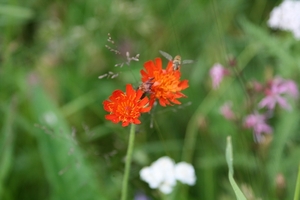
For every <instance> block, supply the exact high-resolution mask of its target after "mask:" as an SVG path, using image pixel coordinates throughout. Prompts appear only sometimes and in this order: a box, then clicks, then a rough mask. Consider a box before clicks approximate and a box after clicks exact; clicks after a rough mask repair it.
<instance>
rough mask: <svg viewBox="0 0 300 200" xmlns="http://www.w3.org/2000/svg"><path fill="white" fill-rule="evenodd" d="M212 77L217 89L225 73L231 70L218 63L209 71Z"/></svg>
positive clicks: (214, 86)
mask: <svg viewBox="0 0 300 200" xmlns="http://www.w3.org/2000/svg"><path fill="white" fill-rule="evenodd" d="M209 74H210V77H211V79H212V83H213V88H214V89H217V88H218V87H219V85H220V83H221V82H222V80H223V77H224V76H225V75H228V74H229V71H228V70H227V69H226V68H224V67H223V66H222V65H221V64H219V63H216V64H214V66H213V67H212V68H211V69H210V71H209Z"/></svg>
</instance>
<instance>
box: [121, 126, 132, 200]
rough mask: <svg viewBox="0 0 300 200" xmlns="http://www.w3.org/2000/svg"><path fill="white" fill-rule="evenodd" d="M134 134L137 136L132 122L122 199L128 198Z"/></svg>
mask: <svg viewBox="0 0 300 200" xmlns="http://www.w3.org/2000/svg"><path fill="white" fill-rule="evenodd" d="M134 136H135V125H134V124H132V125H131V128H130V133H129V143H128V149H127V154H126V162H125V172H124V177H123V183H122V193H121V199H122V200H126V199H127V191H128V179H129V172H130V166H131V159H132V152H133V145H134Z"/></svg>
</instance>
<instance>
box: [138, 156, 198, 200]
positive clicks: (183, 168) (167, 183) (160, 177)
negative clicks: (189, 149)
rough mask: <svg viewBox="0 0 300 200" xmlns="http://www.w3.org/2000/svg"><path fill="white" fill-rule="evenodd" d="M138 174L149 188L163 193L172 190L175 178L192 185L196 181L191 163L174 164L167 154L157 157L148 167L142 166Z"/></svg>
mask: <svg viewBox="0 0 300 200" xmlns="http://www.w3.org/2000/svg"><path fill="white" fill-rule="evenodd" d="M140 176H141V179H142V180H144V181H145V182H147V183H148V184H149V186H150V188H153V189H154V188H158V189H159V190H160V191H161V192H163V193H164V194H169V193H171V192H172V190H173V187H174V186H175V185H176V181H177V180H178V181H180V182H182V183H184V184H188V185H194V184H195V182H196V176H195V170H194V168H193V166H192V165H191V164H188V163H186V162H180V163H177V164H175V162H174V161H173V160H172V159H171V158H169V157H167V156H165V157H162V158H159V159H158V160H157V161H155V162H154V163H152V164H151V166H149V167H144V168H143V169H142V170H141V171H140Z"/></svg>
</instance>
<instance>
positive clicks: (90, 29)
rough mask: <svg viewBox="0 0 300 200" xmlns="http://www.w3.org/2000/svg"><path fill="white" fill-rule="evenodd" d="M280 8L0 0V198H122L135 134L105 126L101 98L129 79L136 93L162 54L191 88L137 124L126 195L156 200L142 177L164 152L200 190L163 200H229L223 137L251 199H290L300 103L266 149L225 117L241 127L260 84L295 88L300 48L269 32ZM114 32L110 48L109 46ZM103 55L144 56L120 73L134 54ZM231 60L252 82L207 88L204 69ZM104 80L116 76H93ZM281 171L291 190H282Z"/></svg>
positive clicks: (282, 117)
mask: <svg viewBox="0 0 300 200" xmlns="http://www.w3.org/2000/svg"><path fill="white" fill-rule="evenodd" d="M279 3H280V2H279V1H275V0H272V1H266V0H264V1H249V2H245V1H241V0H226V1H225V0H220V1H216V0H213V1H204V0H201V1H196V0H191V1H179V0H175V1H170V0H168V1H142V0H139V1H120V0H113V1H94V0H87V1H59V0H57V1H49V2H44V1H29V0H27V1H11V0H6V1H4V2H2V3H0V26H1V34H0V44H1V49H0V80H1V82H0V83H1V84H0V91H1V92H0V122H1V125H2V126H1V127H0V131H1V133H0V199H5V200H6V199H7V200H10V199H31V200H32V199H66V200H68V199H120V197H121V188H122V179H123V175H124V166H125V156H126V151H127V146H128V144H127V143H128V139H129V131H130V130H129V129H130V128H129V127H127V128H123V127H121V125H120V124H117V125H115V124H112V123H111V122H110V121H107V120H105V118H104V116H105V114H106V112H105V111H104V110H103V106H102V102H103V101H104V100H105V99H107V98H108V97H109V96H110V94H111V93H112V91H113V90H115V89H121V90H123V91H124V90H125V84H126V83H131V84H133V85H134V86H138V85H139V81H140V75H139V72H140V70H141V69H142V67H143V63H144V62H145V61H148V60H153V59H154V58H155V57H159V56H160V54H159V50H163V51H166V52H168V53H170V54H171V55H172V56H174V55H176V54H180V55H181V56H182V58H183V59H192V60H195V63H194V64H191V65H186V66H183V67H182V68H181V72H182V77H183V79H188V80H189V88H188V89H186V90H185V91H184V94H186V95H187V96H188V98H184V99H180V101H181V102H182V105H183V106H181V107H179V106H173V107H167V108H163V107H161V106H158V107H156V108H155V110H154V112H153V114H152V115H148V114H144V115H143V116H142V118H141V121H142V124H141V125H139V126H137V127H136V132H137V133H136V136H135V144H134V149H133V155H132V164H131V169H130V175H129V185H128V188H129V190H128V199H133V198H134V195H135V194H136V193H138V192H142V193H145V194H146V195H147V196H149V197H151V198H152V199H161V198H162V197H161V196H160V194H159V193H158V191H157V190H153V189H150V188H149V186H148V185H147V184H146V183H145V182H143V181H141V180H140V178H139V170H141V169H142V167H144V166H149V165H150V164H151V163H152V162H153V161H154V160H157V159H158V158H159V157H162V156H166V155H167V156H170V157H171V158H173V159H174V160H175V161H176V162H180V161H183V160H186V161H188V162H190V163H192V164H193V165H194V167H195V170H196V174H197V183H196V185H195V186H192V187H189V188H187V187H185V186H182V187H176V191H174V194H173V196H172V195H171V196H169V197H164V198H166V199H167V198H169V199H191V200H193V199H220V200H226V199H235V198H236V197H235V193H234V191H233V190H232V188H231V185H230V182H229V179H228V167H227V163H226V159H225V149H226V138H227V136H229V135H230V136H231V142H232V146H233V153H234V163H233V165H234V180H235V182H236V183H237V185H238V186H239V188H240V189H241V191H242V192H243V193H244V194H245V196H246V197H247V199H251V198H250V196H251V195H252V196H254V197H257V198H256V199H258V197H260V198H261V199H278V200H279V199H293V198H294V195H295V194H299V190H300V189H299V188H296V183H297V174H298V166H299V153H300V146H299V143H300V138H299V131H298V130H299V116H298V113H299V102H298V101H295V102H293V101H291V104H292V108H293V109H292V111H285V110H283V109H281V108H279V107H278V108H276V110H275V112H274V113H273V117H272V119H271V120H270V125H271V126H272V127H273V129H274V133H273V134H272V135H270V142H268V143H267V142H266V143H263V144H258V143H255V142H254V140H253V136H252V132H251V130H247V129H245V128H243V126H242V124H241V123H232V122H229V121H227V120H225V119H224V118H223V117H222V116H221V115H220V113H219V107H220V106H221V105H222V104H223V103H224V102H226V101H228V100H231V101H232V102H233V109H234V110H235V111H236V112H237V114H238V116H239V118H240V119H243V118H244V117H245V116H246V115H247V113H248V112H249V110H247V108H246V106H245V101H246V100H247V98H248V97H247V96H246V95H245V87H249V85H248V84H247V83H246V82H248V81H251V80H253V79H256V80H258V81H260V82H263V81H266V80H268V79H270V77H272V76H276V75H279V76H282V77H284V78H286V79H292V80H295V81H296V82H297V83H299V82H298V80H299V75H300V73H299V72H300V70H299V69H300V68H299V56H297V55H299V53H300V43H299V41H297V40H295V39H294V38H293V37H292V35H291V34H290V33H289V32H284V31H273V30H271V29H269V28H268V27H267V25H266V21H267V19H268V17H269V13H270V11H271V10H272V8H273V7H274V6H275V5H278V4H279ZM108 33H110V34H111V36H112V39H113V40H114V41H115V44H111V43H109V42H108V41H107V39H108ZM105 45H109V46H111V47H112V48H118V49H119V50H120V51H121V53H123V54H124V53H125V52H126V51H129V52H130V54H131V56H134V55H136V54H140V61H139V62H134V61H132V62H131V64H130V66H126V65H125V66H124V67H122V68H120V67H114V65H115V64H117V63H122V62H126V58H125V57H124V56H120V55H116V54H114V53H113V52H110V51H109V50H108V49H107V48H106V47H105ZM229 56H233V57H234V58H236V61H237V65H238V67H239V70H241V71H242V73H243V76H244V78H243V79H242V80H241V79H240V78H238V77H235V76H233V77H231V78H228V79H226V80H225V81H224V83H222V85H221V87H220V89H219V90H212V87H211V80H210V78H209V69H210V68H211V66H212V65H213V64H214V63H216V62H219V63H221V64H222V65H224V66H228V65H229V64H228V57H229ZM160 57H161V56H160ZM163 62H164V65H165V64H166V63H167V60H166V59H165V58H163ZM109 71H111V72H113V73H118V74H119V76H118V77H116V78H114V79H110V78H103V79H98V77H99V76H100V75H103V74H105V73H108V72H109ZM245 81H246V82H245ZM152 121H153V128H150V124H151V123H152ZM281 175H282V176H283V177H284V179H283V180H284V183H283V184H282V182H281V183H278V179H279V178H278V177H279V176H281ZM298 179H299V178H298ZM276 180H277V182H276ZM281 180H282V179H281ZM298 185H299V180H298ZM295 188H296V189H295ZM181 191H183V192H182V193H181ZM249 191H250V192H249ZM297 191H298V193H297ZM249 193H250V194H249ZM175 194H180V195H175ZM246 194H248V196H247V195H246ZM254 197H253V199H255V198H254Z"/></svg>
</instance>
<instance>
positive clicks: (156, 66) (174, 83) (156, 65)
mask: <svg viewBox="0 0 300 200" xmlns="http://www.w3.org/2000/svg"><path fill="white" fill-rule="evenodd" d="M172 66H173V62H172V61H169V63H168V65H167V68H166V69H162V60H161V59H160V58H156V59H155V62H153V61H152V60H151V61H147V62H146V63H145V64H144V68H145V69H144V70H141V75H142V82H143V83H146V84H147V85H151V89H150V92H149V93H150V105H152V104H153V103H154V101H155V100H156V99H158V101H159V103H160V105H161V106H166V105H170V104H171V103H174V104H181V103H180V102H179V101H178V100H177V99H178V98H181V97H186V96H185V95H184V94H182V93H181V91H182V90H184V89H186V88H187V87H189V85H188V80H183V81H181V80H180V76H181V72H180V71H179V70H173V67H172ZM150 83H151V84H150ZM147 92H148V91H147Z"/></svg>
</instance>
